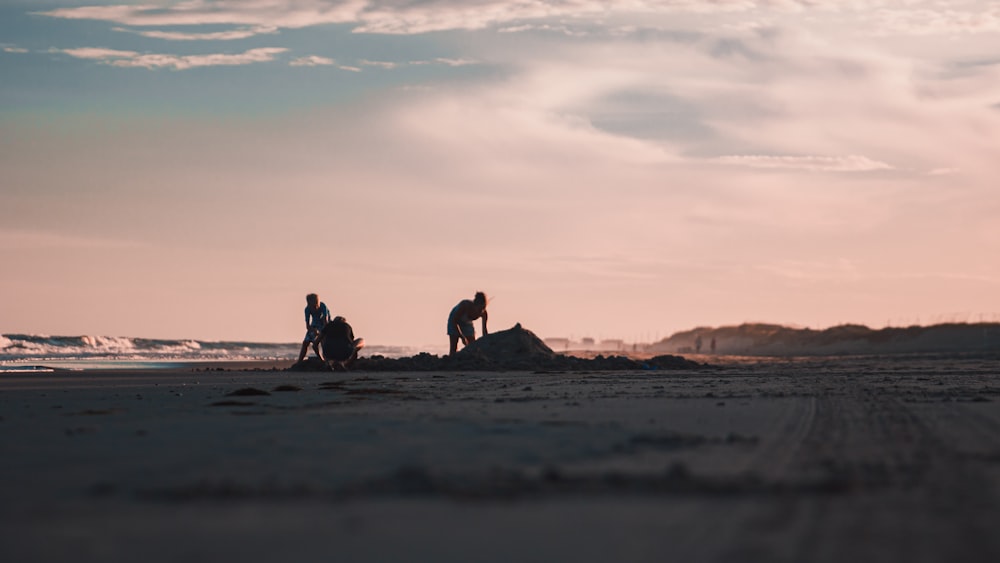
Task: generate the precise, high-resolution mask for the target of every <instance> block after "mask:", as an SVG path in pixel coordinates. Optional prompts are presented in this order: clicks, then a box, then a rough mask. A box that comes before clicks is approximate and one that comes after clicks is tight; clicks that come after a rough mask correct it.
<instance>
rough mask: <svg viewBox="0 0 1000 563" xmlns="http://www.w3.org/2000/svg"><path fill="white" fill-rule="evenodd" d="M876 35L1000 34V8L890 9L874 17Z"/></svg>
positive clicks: (877, 13)
mask: <svg viewBox="0 0 1000 563" xmlns="http://www.w3.org/2000/svg"><path fill="white" fill-rule="evenodd" d="M873 21H874V23H875V26H876V27H875V34H877V35H964V34H979V33H1000V8H997V7H991V8H985V7H984V6H972V7H971V9H970V10H969V11H959V10H954V9H947V10H929V9H910V10H898V9H897V10H889V9H883V10H879V11H877V12H876V13H875V14H874V15H873Z"/></svg>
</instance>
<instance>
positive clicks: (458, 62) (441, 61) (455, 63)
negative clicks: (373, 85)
mask: <svg viewBox="0 0 1000 563" xmlns="http://www.w3.org/2000/svg"><path fill="white" fill-rule="evenodd" d="M358 63H359V64H360V65H362V66H373V67H378V68H383V69H386V70H392V69H394V68H399V67H401V66H405V65H412V66H426V65H445V66H451V67H459V66H468V65H476V64H479V62H478V61H475V60H472V59H449V58H445V57H438V58H436V59H430V60H424V61H408V62H402V63H397V62H392V61H371V60H368V59H362V60H360V61H358Z"/></svg>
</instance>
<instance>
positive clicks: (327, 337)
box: [316, 316, 365, 371]
mask: <svg viewBox="0 0 1000 563" xmlns="http://www.w3.org/2000/svg"><path fill="white" fill-rule="evenodd" d="M316 340H317V341H318V342H319V345H320V349H321V350H322V351H323V355H322V356H320V358H321V359H322V360H323V361H325V362H326V363H327V365H329V366H330V367H331V368H333V370H334V371H347V369H348V368H349V367H350V365H351V363H352V362H354V360H356V359H358V352H360V351H361V349H362V348H364V347H365V339H364V338H355V337H354V329H352V328H351V325H349V324H347V319H345V318H344V317H340V316H338V317H335V318H334V319H333V320H332V321H330V322H329V323H327V325H326V326H325V327H323V330H321V331H320V333H319V336H318V337H317V338H316Z"/></svg>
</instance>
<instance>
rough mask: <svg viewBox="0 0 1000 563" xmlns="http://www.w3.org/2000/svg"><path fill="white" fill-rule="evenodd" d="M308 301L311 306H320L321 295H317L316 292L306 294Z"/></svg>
mask: <svg viewBox="0 0 1000 563" xmlns="http://www.w3.org/2000/svg"><path fill="white" fill-rule="evenodd" d="M306 303H307V304H309V306H310V307H319V295H316V294H315V293H310V294H309V295H306Z"/></svg>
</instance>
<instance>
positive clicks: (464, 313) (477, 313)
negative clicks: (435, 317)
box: [448, 291, 489, 356]
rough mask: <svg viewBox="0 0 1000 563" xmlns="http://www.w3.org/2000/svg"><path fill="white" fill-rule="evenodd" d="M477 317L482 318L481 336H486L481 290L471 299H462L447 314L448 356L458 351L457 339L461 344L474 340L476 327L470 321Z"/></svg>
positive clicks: (483, 297) (487, 332)
mask: <svg viewBox="0 0 1000 563" xmlns="http://www.w3.org/2000/svg"><path fill="white" fill-rule="evenodd" d="M479 318H482V319H483V336H486V335H487V334H489V331H488V330H486V319H487V314H486V294H485V293H483V292H482V291H479V292H477V293H476V296H475V297H474V298H473V299H472V300H471V301H469V300H468V299H463V300H462V301H460V302H459V303H458V305H455V307H454V308H452V310H451V313H449V314H448V338H449V340H450V347H449V349H448V355H449V356H453V355H455V352H457V351H458V341H459V340H461V341H462V345H463V346H468V345H469V343H470V342H475V340H476V327H475V326H473V324H472V321H474V320H476V319H479Z"/></svg>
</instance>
